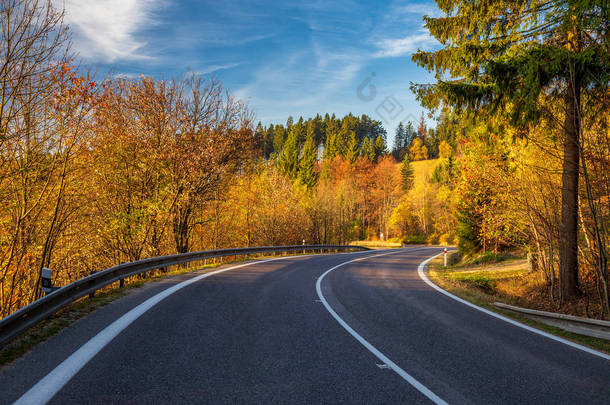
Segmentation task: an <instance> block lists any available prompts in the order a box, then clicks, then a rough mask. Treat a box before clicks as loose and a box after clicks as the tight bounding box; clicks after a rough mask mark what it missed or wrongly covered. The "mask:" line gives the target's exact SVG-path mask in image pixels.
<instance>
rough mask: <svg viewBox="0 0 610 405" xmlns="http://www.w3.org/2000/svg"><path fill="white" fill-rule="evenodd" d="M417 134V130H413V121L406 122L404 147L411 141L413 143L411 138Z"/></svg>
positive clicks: (409, 144) (407, 146)
mask: <svg viewBox="0 0 610 405" xmlns="http://www.w3.org/2000/svg"><path fill="white" fill-rule="evenodd" d="M416 136H417V132H415V128H414V127H413V123H412V122H411V121H409V122H407V126H406V127H405V147H406V148H409V147H410V146H411V143H413V139H415V137H416Z"/></svg>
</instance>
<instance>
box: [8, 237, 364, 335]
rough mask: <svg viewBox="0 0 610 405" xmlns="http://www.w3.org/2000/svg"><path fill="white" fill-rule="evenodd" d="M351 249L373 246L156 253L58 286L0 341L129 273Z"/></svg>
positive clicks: (16, 318)
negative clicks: (220, 260) (210, 261)
mask: <svg viewBox="0 0 610 405" xmlns="http://www.w3.org/2000/svg"><path fill="white" fill-rule="evenodd" d="M318 250H319V251H320V252H323V251H327V252H330V251H332V250H337V251H350V250H369V249H368V248H366V247H362V246H346V245H290V246H262V247H251V248H237V249H218V250H205V251H201V252H189V253H183V254H176V255H170V256H161V257H153V258H149V259H143V260H138V261H135V262H130V263H124V264H119V265H117V266H114V267H110V268H108V269H105V270H102V271H99V272H96V273H94V274H91V275H90V276H87V277H85V278H81V279H79V280H76V281H74V282H73V283H70V284H68V285H66V286H65V287H62V288H58V289H57V290H55V291H53V292H51V293H50V294H48V295H46V296H44V297H43V298H40V299H39V300H36V301H34V302H32V303H31V304H29V305H28V306H26V307H23V308H21V309H19V310H18V311H15V312H13V313H12V314H10V315H8V316H7V317H5V318H3V319H1V320H0V345H2V344H5V343H6V342H8V341H9V340H11V339H13V338H15V337H16V336H18V335H20V334H21V333H23V332H25V331H26V330H27V329H29V328H31V327H33V326H35V325H36V324H38V323H39V322H41V321H42V320H44V319H46V318H48V317H49V316H51V315H53V314H54V313H55V312H57V311H59V310H60V309H62V308H64V307H66V306H67V305H69V304H71V303H72V302H74V301H76V300H77V299H79V298H82V297H84V296H85V295H87V294H90V293H93V292H95V291H96V290H99V289H100V288H103V287H105V286H107V285H109V284H112V283H114V282H117V281H119V280H122V279H124V278H127V277H131V276H135V275H138V274H142V273H145V272H147V271H151V270H155V269H161V268H166V267H168V266H174V265H178V264H185V263H190V262H194V261H201V260H206V259H212V258H217V257H226V256H245V255H251V254H264V253H274V254H277V253H288V252H297V251H318Z"/></svg>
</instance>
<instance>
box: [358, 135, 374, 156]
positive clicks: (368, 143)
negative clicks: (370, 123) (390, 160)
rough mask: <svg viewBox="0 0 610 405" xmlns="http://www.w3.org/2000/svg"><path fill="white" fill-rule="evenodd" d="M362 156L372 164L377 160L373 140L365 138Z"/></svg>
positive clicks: (361, 150) (361, 151)
mask: <svg viewBox="0 0 610 405" xmlns="http://www.w3.org/2000/svg"><path fill="white" fill-rule="evenodd" d="M360 156H366V157H367V158H368V159H369V160H370V161H371V162H374V161H376V160H377V156H376V155H375V147H374V146H373V141H372V140H371V138H364V140H363V141H362V147H361V148H360Z"/></svg>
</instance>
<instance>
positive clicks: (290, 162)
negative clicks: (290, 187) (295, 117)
mask: <svg viewBox="0 0 610 405" xmlns="http://www.w3.org/2000/svg"><path fill="white" fill-rule="evenodd" d="M299 154H300V148H299V145H298V143H297V131H290V133H289V134H288V138H286V142H285V143H284V147H283V148H282V151H281V152H280V154H279V156H278V160H277V164H278V167H279V168H280V170H282V172H284V174H286V175H288V176H290V177H292V178H293V179H294V178H296V177H297V172H298V168H299Z"/></svg>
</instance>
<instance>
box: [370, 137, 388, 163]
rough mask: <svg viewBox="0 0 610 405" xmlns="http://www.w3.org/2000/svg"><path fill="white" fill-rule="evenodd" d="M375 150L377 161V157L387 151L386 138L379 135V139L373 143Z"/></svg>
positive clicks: (374, 161)
mask: <svg viewBox="0 0 610 405" xmlns="http://www.w3.org/2000/svg"><path fill="white" fill-rule="evenodd" d="M373 150H374V151H375V158H374V159H373V163H376V162H377V158H378V157H379V156H381V155H385V154H386V152H387V146H386V144H385V139H384V138H383V137H382V136H381V135H379V136H378V137H377V139H375V143H374V144H373Z"/></svg>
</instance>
